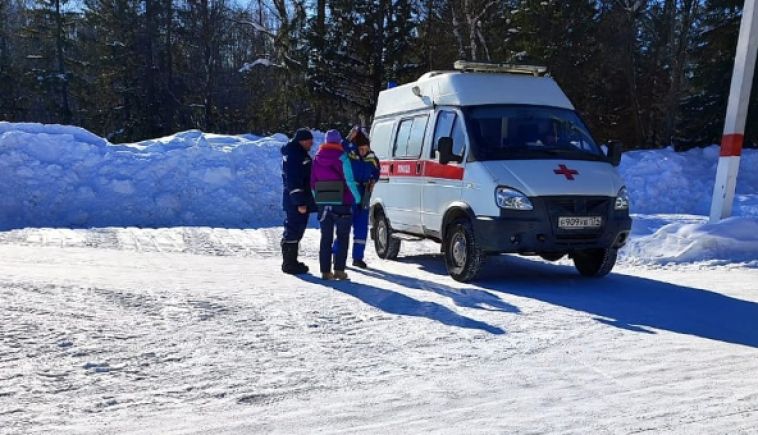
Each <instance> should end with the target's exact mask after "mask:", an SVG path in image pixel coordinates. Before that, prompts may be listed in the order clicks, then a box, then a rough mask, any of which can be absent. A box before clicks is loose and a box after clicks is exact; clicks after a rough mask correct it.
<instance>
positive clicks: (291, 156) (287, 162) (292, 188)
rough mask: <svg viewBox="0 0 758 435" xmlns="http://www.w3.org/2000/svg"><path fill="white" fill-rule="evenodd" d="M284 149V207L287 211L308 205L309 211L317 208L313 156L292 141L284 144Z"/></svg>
mask: <svg viewBox="0 0 758 435" xmlns="http://www.w3.org/2000/svg"><path fill="white" fill-rule="evenodd" d="M281 151H282V184H283V187H284V189H283V192H282V208H283V209H284V210H285V211H287V210H291V209H292V208H297V207H299V206H302V205H305V206H308V211H315V210H316V203H315V202H314V201H313V193H312V192H311V167H312V166H313V161H312V159H311V156H310V155H309V154H308V153H307V152H306V151H305V150H304V149H303V147H302V146H300V144H299V143H297V142H294V141H291V142H288V143H287V145H284V146H283V147H282V149H281Z"/></svg>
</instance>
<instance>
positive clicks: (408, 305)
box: [299, 275, 517, 334]
mask: <svg viewBox="0 0 758 435" xmlns="http://www.w3.org/2000/svg"><path fill="white" fill-rule="evenodd" d="M299 278H301V279H302V280H303V281H307V282H311V283H314V284H320V285H323V286H326V287H330V288H333V289H335V290H337V291H339V292H341V293H344V294H346V295H350V296H352V297H354V298H356V299H358V300H360V301H362V302H364V303H366V304H368V305H371V306H373V307H376V308H378V309H380V310H382V311H384V312H386V313H390V314H397V315H401V316H415V317H426V318H427V319H431V320H435V321H437V322H440V323H442V324H444V325H449V326H457V327H460V328H467V329H479V330H482V331H485V332H489V333H490V334H504V333H505V331H504V330H503V329H501V328H498V327H497V326H493V325H490V324H488V323H485V322H481V321H479V320H475V319H472V318H470V317H466V316H462V315H460V314H458V313H456V312H455V311H453V310H451V309H450V308H448V307H446V306H444V305H441V304H438V303H436V302H429V301H419V300H417V299H414V298H412V297H410V296H406V295H404V294H402V293H398V292H394V291H392V290H387V289H383V288H379V287H375V286H372V285H368V284H363V283H355V282H351V281H323V280H321V279H320V278H317V277H315V276H312V275H300V276H299ZM407 279H408V280H413V281H421V280H416V279H415V278H407ZM430 284H431V283H430ZM423 285H426V284H423ZM433 286H436V284H431V285H430V287H433ZM416 288H418V287H416ZM441 288H443V289H444V287H441ZM442 291H446V290H442ZM484 293H486V292H484ZM462 297H464V296H461V298H462ZM490 297H493V298H496V299H499V298H497V297H496V296H494V295H491V294H490ZM506 305H508V304H506ZM494 308H495V309H498V308H497V307H494ZM501 308H502V310H503V311H505V307H504V306H501ZM507 310H508V311H517V309H516V308H515V307H513V306H511V305H508V309H507Z"/></svg>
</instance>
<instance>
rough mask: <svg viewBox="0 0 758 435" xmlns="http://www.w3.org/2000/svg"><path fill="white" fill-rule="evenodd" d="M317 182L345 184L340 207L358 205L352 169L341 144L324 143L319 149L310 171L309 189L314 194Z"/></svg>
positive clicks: (358, 200)
mask: <svg viewBox="0 0 758 435" xmlns="http://www.w3.org/2000/svg"><path fill="white" fill-rule="evenodd" d="M319 181H342V182H343V183H344V184H345V190H344V193H343V195H342V205H353V204H360V202H361V195H360V193H359V192H358V185H357V184H356V183H355V179H354V178H353V168H352V166H351V162H350V158H349V157H348V155H347V153H346V152H345V149H344V148H343V147H342V144H337V143H325V144H322V145H321V146H320V147H319V149H318V152H317V153H316V157H314V159H313V169H312V170H311V189H312V190H313V191H314V192H315V191H316V183H317V182H319Z"/></svg>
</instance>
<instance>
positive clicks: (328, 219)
mask: <svg viewBox="0 0 758 435" xmlns="http://www.w3.org/2000/svg"><path fill="white" fill-rule="evenodd" d="M318 221H319V224H320V226H321V244H320V246H319V252H318V260H319V266H320V267H321V273H326V272H331V270H332V243H334V233H335V230H336V232H337V241H338V242H339V249H338V251H337V252H336V253H335V254H334V270H343V271H344V270H345V267H346V263H347V248H348V245H349V243H350V227H351V225H352V223H353V215H352V207H351V206H349V205H327V206H322V205H320V206H319V207H318Z"/></svg>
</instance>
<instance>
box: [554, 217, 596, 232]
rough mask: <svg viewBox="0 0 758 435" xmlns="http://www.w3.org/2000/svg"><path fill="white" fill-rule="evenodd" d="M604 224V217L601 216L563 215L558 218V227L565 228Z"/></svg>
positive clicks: (590, 226) (592, 226)
mask: <svg viewBox="0 0 758 435" xmlns="http://www.w3.org/2000/svg"><path fill="white" fill-rule="evenodd" d="M602 225H603V218H602V217H600V216H579V217H576V216H571V217H567V216H561V217H559V218H558V228H562V229H565V230H576V229H584V228H599V227H601V226H602Z"/></svg>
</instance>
